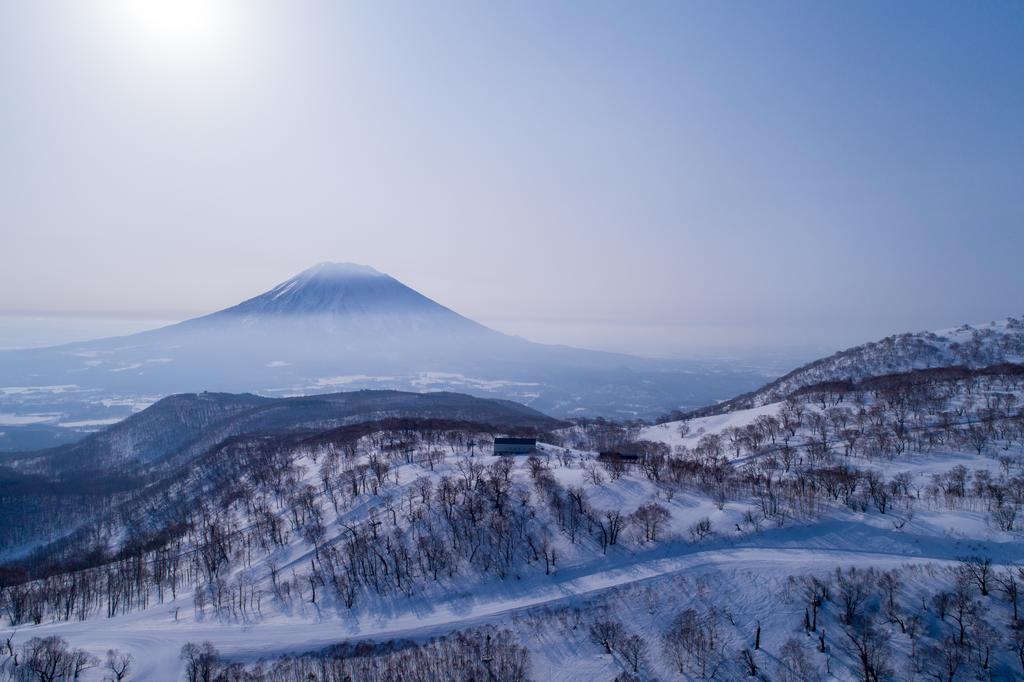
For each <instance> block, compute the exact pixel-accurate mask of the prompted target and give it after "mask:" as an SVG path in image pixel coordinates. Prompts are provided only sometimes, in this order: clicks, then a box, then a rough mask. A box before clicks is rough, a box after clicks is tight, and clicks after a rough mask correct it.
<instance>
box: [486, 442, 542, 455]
mask: <svg viewBox="0 0 1024 682" xmlns="http://www.w3.org/2000/svg"><path fill="white" fill-rule="evenodd" d="M534 452H537V439H536V438H495V439H494V454H496V455H530V454H533V453H534Z"/></svg>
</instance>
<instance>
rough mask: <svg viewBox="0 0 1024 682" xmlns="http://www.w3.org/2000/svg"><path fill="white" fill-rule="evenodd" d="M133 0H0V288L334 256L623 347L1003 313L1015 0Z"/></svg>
mask: <svg viewBox="0 0 1024 682" xmlns="http://www.w3.org/2000/svg"><path fill="white" fill-rule="evenodd" d="M132 2H137V3H143V4H145V3H150V4H152V3H155V5H154V7H155V8H156V9H154V11H153V12H151V13H146V12H143V13H142V14H141V15H140V14H138V13H137V12H132V11H129V10H128V9H126V8H127V7H128V5H126V3H129V4H130V3H132ZM166 2H168V0H94V1H90V2H86V1H84V0H82V1H78V2H59V1H57V0H0V93H2V94H0V96H2V97H3V104H2V106H0V230H2V233H0V311H7V312H10V311H33V312H42V313H46V314H51V313H64V314H70V315H74V316H76V317H78V318H80V317H81V316H82V315H97V316H100V317H111V316H119V317H122V318H124V317H127V318H129V319H130V318H131V317H133V316H138V317H144V318H146V319H153V318H160V319H175V318H179V317H184V316H190V315H193V314H196V313H201V312H207V311H210V310H213V309H217V308H221V307H224V306H227V305H230V304H232V303H235V302H237V301H238V300H240V299H242V298H245V297H247V296H251V295H253V294H255V293H258V292H260V291H262V290H265V289H268V288H270V287H271V286H272V285H273V284H275V283H277V282H279V281H282V280H284V279H286V278H288V277H289V276H291V275H292V274H294V273H295V272H297V271H299V270H302V269H304V268H306V267H308V266H310V265H312V264H313V263H316V262H319V261H323V260H340V261H355V262H361V263H366V264H369V265H372V266H374V267H376V268H377V269H379V270H382V271H385V272H388V273H390V274H392V275H394V276H396V277H398V278H399V279H401V280H402V281H404V282H406V283H407V284H409V285H410V286H413V287H414V288H417V289H419V290H420V291H422V292H423V293H425V294H427V295H429V296H431V297H433V298H435V299H437V300H439V301H441V302H442V303H444V304H446V305H448V306H450V307H452V308H454V309H456V310H458V311H459V312H462V313H464V314H466V315H469V316H471V317H474V318H476V319H478V320H480V321H482V322H485V323H488V324H491V325H492V326H495V327H497V328H499V329H501V330H503V331H507V332H510V333H518V334H521V335H524V336H527V337H529V338H534V339H536V340H541V341H553V342H555V341H560V342H565V343H572V344H576V345H584V346H589V347H595V348H609V349H613V350H622V351H633V352H637V353H646V354H665V355H680V354H685V353H686V352H690V351H692V350H694V349H701V348H707V347H709V346H717V345H725V346H729V347H759V346H790V345H802V344H823V345H825V346H829V347H841V346H847V345H851V344H854V343H859V342H861V341H865V340H868V339H872V338H875V337H878V336H882V335H885V334H889V333H892V332H897V331H904V330H918V329H922V328H933V327H947V326H953V325H955V324H958V323H960V322H965V321H985V320H989V319H994V318H997V317H1005V316H1006V315H1010V314H1013V315H1019V314H1021V313H1024V304H1022V302H1021V300H1022V299H1021V296H1020V294H1021V292H1022V291H1024V267H1021V254H1022V253H1024V40H1022V38H1021V37H1022V36H1024V4H1022V3H1019V2H1005V3H1004V2H985V3H968V2H960V3H954V2H949V3H936V2H920V3H917V2H899V3H891V2H879V3H871V2H858V3H844V4H841V3H835V2H829V3H823V2H779V3H761V2H702V3H686V2H667V3H653V2H643V3H621V2H619V3H549V2H543V3H542V2H527V3H503V4H499V3H480V2H473V3H470V2H467V3H432V2H409V3H392V2H383V3H376V2H374V3H360V4H355V3H335V2H328V1H327V0H323V1H320V2H314V1H301V0H299V1H295V2H283V1H282V2H270V1H262V2H261V1H259V0H251V1H249V2H243V1H242V0H237V1H232V0H189V2H191V3H193V4H195V3H197V2H198V3H199V4H198V5H196V6H197V7H199V9H194V8H193V10H190V11H194V12H195V16H192V15H188V16H186V17H185V21H184V23H182V22H180V21H179V20H180V19H181V18H180V17H176V16H174V13H173V12H172V13H171V14H162V13H161V12H162V11H165V10H161V9H160V7H159V6H161V4H162V3H166ZM203 2H205V3H206V4H207V5H210V6H214V7H215V8H216V9H215V11H212V12H207V11H206V10H203V9H202V7H203ZM186 4H188V3H186ZM165 24H166V25H165ZM4 319H5V318H3V317H0V324H4ZM6 319H8V320H11V319H14V318H10V317H8V318H6ZM18 319H24V318H18ZM8 324H13V323H8ZM119 331H120V330H119ZM8 336H11V335H8Z"/></svg>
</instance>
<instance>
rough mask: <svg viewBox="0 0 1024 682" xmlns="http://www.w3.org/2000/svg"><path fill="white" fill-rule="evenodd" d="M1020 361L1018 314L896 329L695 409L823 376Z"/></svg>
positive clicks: (788, 390)
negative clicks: (924, 329)
mask: <svg viewBox="0 0 1024 682" xmlns="http://www.w3.org/2000/svg"><path fill="white" fill-rule="evenodd" d="M1002 364H1018V365H1019V364H1024V319H1020V318H1013V317H1009V318H1007V319H1005V320H1001V321H998V322H990V323H988V324H980V325H967V324H965V325H962V326H960V327H957V328H955V329H943V330H940V331H935V332H919V333H907V334H897V335H894V336H889V337H886V338H884V339H882V340H881V341H874V342H871V343H866V344H864V345H861V346H856V347H854V348H850V349H848V350H844V351H840V352H838V353H836V354H834V355H831V356H829V357H827V358H822V359H820V360H816V361H814V362H811V363H809V364H807V365H804V366H803V367H800V368H798V369H795V370H793V371H792V372H790V373H788V374H786V375H784V376H782V377H780V378H778V379H776V380H775V381H772V382H771V383H769V384H767V385H766V386H764V387H762V388H760V389H758V390H757V391H754V392H752V393H749V394H746V395H743V396H740V397H738V398H734V399H732V400H729V401H726V402H725V403H722V404H720V405H713V406H709V407H707V408H702V409H701V410H697V411H695V414H713V413H715V412H722V411H728V410H734V409H744V408H747V407H752V406H756V405H766V404H768V403H773V402H777V401H779V400H784V399H785V398H787V397H788V396H790V395H792V394H793V393H795V392H797V391H800V390H802V389H806V388H808V387H812V386H815V385H817V384H825V383H829V382H853V383H857V382H860V381H863V380H864V379H868V378H871V377H882V376H887V375H891V374H901V373H906V372H913V371H920V370H929V369H937V368H952V367H963V368H967V369H974V370H978V369H983V368H986V367H993V366H997V365H1002Z"/></svg>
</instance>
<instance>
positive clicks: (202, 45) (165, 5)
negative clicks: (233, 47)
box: [108, 0, 231, 59]
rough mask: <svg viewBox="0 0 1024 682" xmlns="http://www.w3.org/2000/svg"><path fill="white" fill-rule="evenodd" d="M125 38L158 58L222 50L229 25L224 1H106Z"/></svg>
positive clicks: (188, 56)
mask: <svg viewBox="0 0 1024 682" xmlns="http://www.w3.org/2000/svg"><path fill="white" fill-rule="evenodd" d="M108 4H109V5H110V6H111V12H112V14H113V17H114V19H115V21H116V22H117V23H118V24H119V25H120V27H121V28H122V29H123V30H124V31H125V32H127V33H128V35H129V37H130V38H132V39H133V40H134V41H136V42H137V43H139V44H140V45H141V46H142V49H144V50H147V51H151V52H153V53H154V54H156V55H158V56H162V57H174V58H182V59H185V58H192V57H200V56H205V55H209V54H210V53H212V52H216V51H218V50H221V49H223V48H224V47H225V46H226V43H227V41H228V38H229V33H230V28H231V22H230V17H229V16H228V15H229V12H228V3H227V1H226V0H109V1H108Z"/></svg>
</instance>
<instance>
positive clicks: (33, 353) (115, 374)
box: [0, 263, 764, 418]
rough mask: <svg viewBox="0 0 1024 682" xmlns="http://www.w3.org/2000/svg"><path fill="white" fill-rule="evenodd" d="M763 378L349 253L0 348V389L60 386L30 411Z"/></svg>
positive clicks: (708, 391)
mask: <svg viewBox="0 0 1024 682" xmlns="http://www.w3.org/2000/svg"><path fill="white" fill-rule="evenodd" d="M763 379H764V377H763V376H759V375H757V374H754V373H750V372H739V371H738V372H732V371H724V372H723V371H722V370H721V369H720V368H713V369H709V368H706V367H702V366H699V365H697V364H695V363H683V362H674V361H659V360H649V359H641V358H635V357H630V356H627V355H620V354H614V353H603V352H596V351H589V350H580V349H575V348H569V347H565V346H551V345H544V344H538V343H532V342H530V341H527V340H525V339H522V338H519V337H513V336H509V335H506V334H502V333H500V332H497V331H495V330H492V329H489V328H487V327H485V326H483V325H481V324H478V323H476V322H474V321H472V320H470V319H468V318H466V317H463V316H462V315H459V314H458V313H456V312H454V311H452V310H451V309H449V308H447V307H445V306H443V305H441V304H439V303H437V302H435V301H433V300H431V299H429V298H427V297H426V296H423V295H422V294H420V293H418V292H417V291H415V290H413V289H412V288H410V287H408V286H406V285H404V284H402V283H401V282H399V281H398V280H396V279H394V278H393V277H390V276H388V275H386V274H384V273H381V272H378V271H377V270H374V269H373V268H370V267H367V266H364V265H355V264H352V263H342V264H337V263H321V264H319V265H317V266H315V267H313V268H310V269H309V270H306V271H304V272H302V273H300V274H298V275H296V276H295V277H292V278H291V279H289V280H287V281H285V282H282V283H281V284H278V285H277V286H275V287H273V288H272V289H270V290H269V291H267V292H266V293H263V294H261V295H259V296H256V297H254V298H251V299H248V300H246V301H243V302H242V303H239V304H238V305H235V306H232V307H230V308H226V309H224V310H220V311H218V312H215V313H211V314H209V315H205V316H202V317H198V318H194V319H191V320H186V321H184V322H181V323H178V324H175V325H171V326H168V327H163V328H160V329H155V330H152V331H147V332H143V333H140V334H134V335H131V336H124V337H116V338H109V339H102V340H98V341H91V342H86V343H74V344H69V345H65V346H59V347H53V348H44V349H32V350H22V351H9V352H4V353H0V387H56V386H59V387H62V388H61V389H60V391H61V393H60V394H59V396H60V397H59V399H57V400H56V403H58V404H56V405H55V404H47V403H45V400H46V399H47V398H46V391H45V389H44V390H42V396H43V397H42V398H40V400H42V402H39V401H37V402H36V409H42V408H44V407H45V408H46V409H51V410H52V409H57V410H60V411H62V412H67V411H68V408H67V406H68V405H70V404H72V403H75V404H78V405H79V406H80V407H81V406H82V405H93V406H94V407H95V405H96V404H97V401H100V400H107V401H108V402H109V400H110V399H111V397H115V398H117V399H119V400H122V399H125V398H131V397H133V396H147V397H153V398H155V397H159V396H163V395H168V394H171V393H179V392H193V391H202V390H210V391H227V392H236V393H237V392H247V391H248V392H255V393H259V394H263V395H270V396H281V395H295V394H309V393H324V392H334V391H339V390H350V389H353V388H373V389H381V388H391V389H405V390H414V391H426V390H454V391H461V392H466V393H472V394H477V395H484V396H487V397H500V398H508V399H512V400H517V401H519V402H523V403H526V404H529V405H531V406H532V407H535V408H537V409H540V410H542V411H545V412H548V413H549V414H552V415H556V416H567V415H585V414H603V415H606V416H614V417H633V416H646V417H650V416H656V415H658V414H662V413H664V412H666V411H668V410H671V409H676V408H679V407H683V406H689V407H697V406H700V405H702V404H708V403H710V402H713V401H715V400H721V399H725V398H728V397H730V396H732V395H735V394H736V393H738V392H742V391H743V390H750V389H751V388H754V387H755V386H756V385H758V384H760V383H762V382H763ZM25 395H26V394H25V393H24V392H21V393H9V394H8V395H7V396H6V397H4V394H3V391H0V408H2V409H0V412H2V411H8V412H18V411H19V410H20V411H24V410H23V406H22V407H19V406H20V405H21V401H22V399H23V397H24V396H25ZM29 395H32V396H35V397H36V398H39V396H40V392H39V391H38V390H37V391H36V392H34V393H31V394H29ZM5 401H6V402H5ZM85 416H86V417H89V418H95V417H102V416H103V415H102V414H95V410H93V411H92V412H89V413H88V414H86V415H85Z"/></svg>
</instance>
